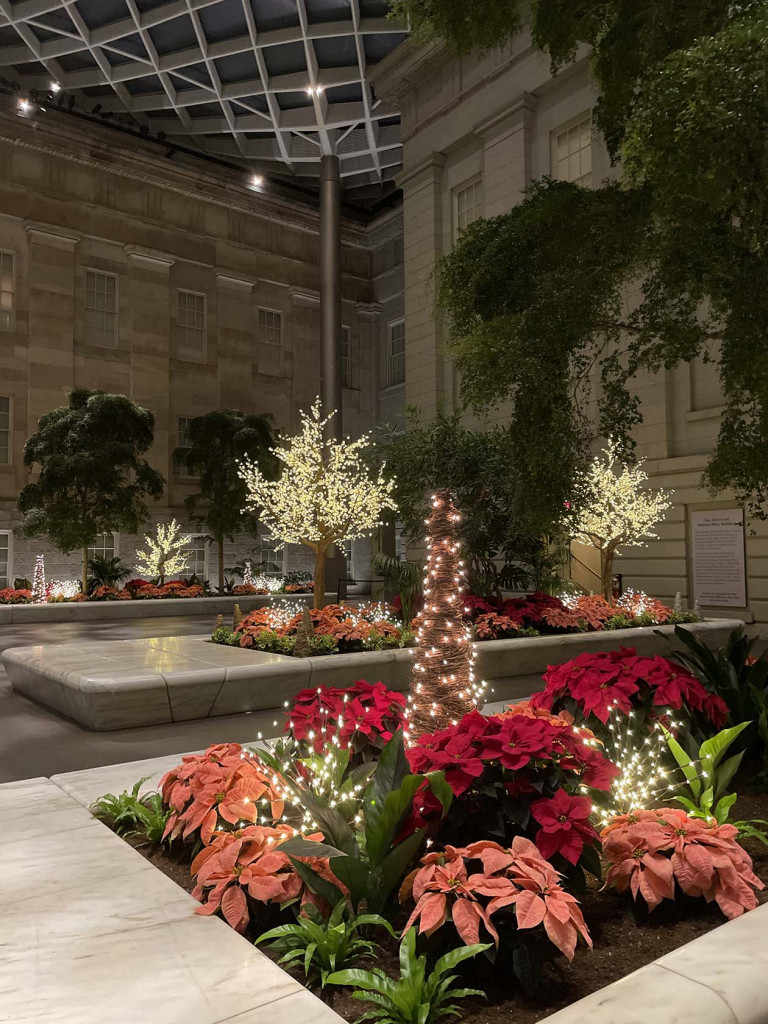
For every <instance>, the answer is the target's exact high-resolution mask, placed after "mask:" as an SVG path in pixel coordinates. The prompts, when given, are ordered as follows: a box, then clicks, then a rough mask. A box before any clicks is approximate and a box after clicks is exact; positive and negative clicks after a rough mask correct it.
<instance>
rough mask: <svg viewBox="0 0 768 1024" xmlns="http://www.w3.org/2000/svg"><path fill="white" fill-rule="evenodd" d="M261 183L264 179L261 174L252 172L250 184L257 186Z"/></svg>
mask: <svg viewBox="0 0 768 1024" xmlns="http://www.w3.org/2000/svg"><path fill="white" fill-rule="evenodd" d="M263 184H264V179H263V178H262V176H261V175H260V174H253V175H251V185H253V187H254V188H259V187H260V186H261V185H263Z"/></svg>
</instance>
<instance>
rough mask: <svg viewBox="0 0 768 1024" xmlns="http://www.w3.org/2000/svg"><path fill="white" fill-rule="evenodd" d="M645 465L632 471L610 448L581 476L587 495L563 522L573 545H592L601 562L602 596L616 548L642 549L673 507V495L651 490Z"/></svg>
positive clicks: (607, 590)
mask: <svg viewBox="0 0 768 1024" xmlns="http://www.w3.org/2000/svg"><path fill="white" fill-rule="evenodd" d="M644 462H645V460H644V459H640V460H638V462H637V463H635V464H634V465H628V464H627V463H625V462H622V461H621V459H620V457H619V455H618V452H617V450H616V445H615V444H614V442H613V440H611V439H609V441H608V445H607V447H606V448H604V449H603V451H602V452H601V453H600V455H598V456H596V457H595V458H594V459H593V461H592V464H591V466H590V468H589V470H588V471H587V473H586V474H585V479H584V480H583V484H584V491H585V493H586V494H588V495H589V497H588V498H587V500H586V501H585V504H584V505H583V507H582V508H577V509H576V510H575V511H574V512H573V513H572V514H570V515H569V516H567V517H566V519H565V520H564V524H563V525H564V526H565V529H566V530H567V531H568V532H569V533H570V535H571V539H572V540H575V541H578V542H579V543H581V544H592V545H593V546H594V547H596V548H597V549H598V551H599V552H600V554H601V559H602V573H601V576H602V587H603V596H604V597H605V599H606V600H607V601H611V600H612V597H613V558H614V555H615V554H616V551H617V550H618V549H619V548H620V547H644V546H645V542H646V541H647V540H655V539H656V538H657V537H658V534H657V533H655V532H654V529H653V528H654V527H655V526H656V524H657V523H659V522H661V521H662V520H663V519H664V514H665V512H666V511H667V509H668V508H669V507H670V506H671V504H672V502H671V501H670V498H671V497H672V494H673V493H674V492H673V491H665V490H662V489H658V490H651V489H649V488H647V487H646V486H645V485H646V484H647V482H648V474H647V473H646V472H645V470H644V469H643V463H644Z"/></svg>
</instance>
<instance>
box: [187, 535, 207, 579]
mask: <svg viewBox="0 0 768 1024" xmlns="http://www.w3.org/2000/svg"><path fill="white" fill-rule="evenodd" d="M209 551H210V545H209V543H208V540H207V538H206V536H205V534H194V535H193V536H192V539H191V542H190V544H189V547H187V548H186V549H185V551H184V553H185V554H186V556H187V566H186V568H185V569H184V570H183V573H184V575H185V576H192V575H194V576H197V577H198V579H200V580H206V579H208V576H209V575H210V570H209V558H208V553H209Z"/></svg>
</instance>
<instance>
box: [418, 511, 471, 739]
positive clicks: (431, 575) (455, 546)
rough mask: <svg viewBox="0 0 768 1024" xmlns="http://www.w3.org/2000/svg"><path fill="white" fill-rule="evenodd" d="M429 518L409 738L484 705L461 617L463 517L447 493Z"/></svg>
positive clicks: (464, 624)
mask: <svg viewBox="0 0 768 1024" xmlns="http://www.w3.org/2000/svg"><path fill="white" fill-rule="evenodd" d="M431 504H432V511H431V513H430V516H429V519H428V520H427V521H426V522H427V525H428V527H429V536H428V537H427V561H426V567H425V570H424V607H423V609H422V612H421V615H420V617H419V628H418V631H417V634H416V640H417V650H416V658H415V662H414V666H413V676H412V680H411V693H410V696H409V698H408V714H407V718H408V733H407V735H408V740H409V742H411V743H413V742H414V740H416V739H417V738H418V737H419V736H420V735H421V734H422V733H424V732H435V731H436V730H437V729H442V728H444V727H445V726H447V725H450V724H451V723H455V722H457V721H458V720H459V719H460V718H462V717H463V716H464V715H466V714H467V713H468V712H470V711H473V710H475V709H476V708H479V707H482V703H483V700H482V694H483V689H484V686H483V684H482V683H476V682H475V676H474V671H473V662H474V650H473V646H472V631H471V629H470V627H469V625H468V624H467V623H466V622H465V621H464V618H463V616H462V605H461V591H462V589H463V587H464V583H465V581H464V562H463V561H462V559H461V557H460V555H461V542H460V541H459V539H458V531H457V524H458V523H459V521H460V519H461V516H460V514H459V513H458V512H457V511H456V507H455V506H454V504H453V500H452V498H451V496H450V494H449V493H448V492H447V491H438V492H437V493H436V494H434V495H433V496H432V502H431Z"/></svg>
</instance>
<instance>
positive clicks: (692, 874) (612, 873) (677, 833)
mask: <svg viewBox="0 0 768 1024" xmlns="http://www.w3.org/2000/svg"><path fill="white" fill-rule="evenodd" d="M601 835H602V838H603V853H604V855H605V857H606V859H607V860H608V861H609V862H610V863H611V865H612V867H611V868H610V870H609V872H608V875H607V877H606V884H608V885H613V886H615V887H616V888H617V889H618V890H619V891H620V892H624V891H626V890H627V889H629V890H630V891H631V892H632V895H633V897H634V898H635V899H637V896H638V894H639V895H641V896H643V898H644V899H645V901H646V903H647V904H648V907H649V909H650V910H653V909H654V907H656V906H658V904H659V903H660V902H661V900H662V899H674V898H675V882H677V884H678V885H679V886H680V888H681V889H682V891H683V892H684V893H687V894H688V895H689V896H702V897H704V899H706V901H707V902H708V903H710V902H712V901H713V900H714V901H716V902H717V905H718V906H719V907H720V909H721V910H722V912H723V913H724V914H725V916H726V917H728V918H733V917H739V916H740V915H741V914H743V913H744V912H745V911H747V910H753V909H754V908H755V907H756V906H757V897H756V895H755V890H756V889H762V888H764V886H763V883H762V882H761V881H760V879H759V878H758V877H757V875H756V874H755V873H754V871H753V869H752V860H751V858H750V856H749V854H748V853H747V852H746V850H744V848H743V847H741V846H740V845H739V844H738V842H737V841H736V836H737V835H738V829H737V828H736V827H735V826H733V825H717V824H714V823H713V824H708V823H707V822H705V821H702V820H700V819H698V818H690V817H689V816H688V815H687V814H686V813H685V811H683V810H678V809H676V808H664V809H661V808H660V809H657V810H653V811H640V812H635V813H633V814H632V815H622V817H621V818H617V819H614V821H613V822H611V823H610V824H609V826H608V827H607V828H606V829H604V830H603V832H602V833H601Z"/></svg>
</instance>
